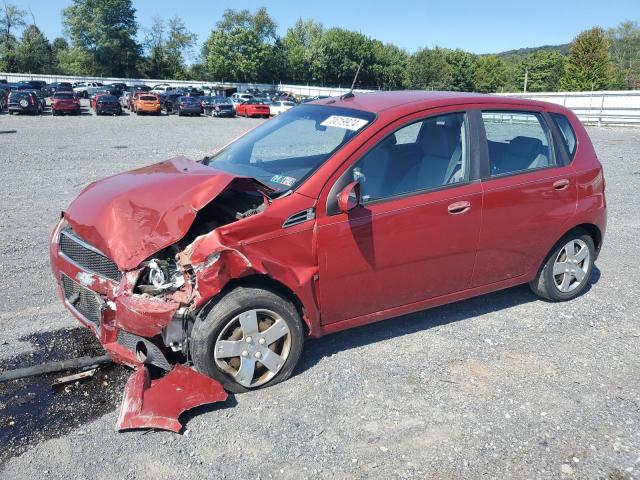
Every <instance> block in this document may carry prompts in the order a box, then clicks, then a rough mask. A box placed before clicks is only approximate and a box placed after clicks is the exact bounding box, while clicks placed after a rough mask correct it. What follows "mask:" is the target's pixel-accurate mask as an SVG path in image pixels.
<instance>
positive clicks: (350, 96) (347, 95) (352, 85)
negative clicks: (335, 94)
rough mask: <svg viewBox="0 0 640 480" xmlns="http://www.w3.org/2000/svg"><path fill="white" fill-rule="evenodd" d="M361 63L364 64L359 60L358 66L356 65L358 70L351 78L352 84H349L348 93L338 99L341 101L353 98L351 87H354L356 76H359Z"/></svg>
mask: <svg viewBox="0 0 640 480" xmlns="http://www.w3.org/2000/svg"><path fill="white" fill-rule="evenodd" d="M362 62H364V59H362V60H360V65H358V70H357V71H356V74H355V76H354V77H353V82H351V88H350V89H349V93H345V94H344V95H342V96H341V97H340V98H341V99H342V100H345V99H347V98H352V97H355V95H354V93H353V87H354V86H355V85H356V80H358V75H359V74H360V69H361V68H362Z"/></svg>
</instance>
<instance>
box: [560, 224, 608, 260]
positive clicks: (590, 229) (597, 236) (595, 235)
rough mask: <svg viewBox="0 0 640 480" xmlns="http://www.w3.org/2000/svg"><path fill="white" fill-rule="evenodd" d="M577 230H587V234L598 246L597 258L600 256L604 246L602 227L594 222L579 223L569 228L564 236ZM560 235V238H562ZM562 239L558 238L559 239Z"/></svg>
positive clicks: (596, 246)
mask: <svg viewBox="0 0 640 480" xmlns="http://www.w3.org/2000/svg"><path fill="white" fill-rule="evenodd" d="M575 230H584V231H585V232H587V234H589V236H590V237H591V239H592V240H593V245H594V246H595V248H596V258H597V257H598V254H599V253H600V248H601V247H602V231H601V230H600V228H599V227H598V226H597V225H595V224H593V223H581V224H579V225H576V226H574V227H572V228H570V229H569V230H567V231H566V232H565V233H564V234H563V235H562V237H564V236H565V235H567V234H569V233H571V232H573V231H575ZM562 237H560V238H562ZM559 240H560V239H558V241H559Z"/></svg>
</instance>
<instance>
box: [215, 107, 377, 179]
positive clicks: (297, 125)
mask: <svg viewBox="0 0 640 480" xmlns="http://www.w3.org/2000/svg"><path fill="white" fill-rule="evenodd" d="M374 119H375V115H374V114H373V113H371V112H364V111H361V110H353V109H350V108H338V107H326V106H324V105H305V106H301V107H296V108H292V109H291V110H287V111H286V112H285V113H283V114H282V115H279V116H277V117H275V118H273V119H272V120H269V121H268V122H265V123H263V124H262V125H260V126H259V127H257V128H255V129H254V130H251V131H250V132H249V133H247V134H246V135H244V136H242V137H241V138H239V139H238V140H237V141H235V142H233V143H232V144H231V145H229V146H227V148H225V149H224V150H222V151H221V152H219V153H218V154H216V155H215V156H213V157H212V158H210V159H209V160H207V161H206V162H205V164H206V165H209V166H211V167H213V168H217V169H220V170H224V171H226V172H231V173H235V174H236V175H242V176H247V177H253V178H255V179H257V180H260V181H261V182H263V183H265V184H266V185H268V186H270V187H271V188H273V189H275V190H276V191H277V192H283V191H286V190H289V189H291V188H294V187H295V186H297V185H298V184H300V183H301V182H302V181H303V180H304V179H305V178H307V177H308V176H309V175H311V174H312V173H313V172H314V171H316V170H317V168H318V167H319V166H320V165H322V164H323V163H324V162H325V161H326V160H327V159H328V158H329V157H330V156H331V155H332V154H333V153H334V152H335V151H337V150H338V149H339V148H340V147H342V146H343V145H344V144H345V143H346V142H348V141H349V140H351V139H352V138H353V137H355V136H356V135H357V134H358V132H360V131H362V129H363V128H364V127H366V126H367V125H368V124H370V123H371V122H372V121H373V120H374Z"/></svg>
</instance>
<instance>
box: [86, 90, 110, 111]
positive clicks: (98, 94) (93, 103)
mask: <svg viewBox="0 0 640 480" xmlns="http://www.w3.org/2000/svg"><path fill="white" fill-rule="evenodd" d="M102 95H111V93H110V92H109V91H108V90H102V89H101V90H97V91H96V92H94V93H92V94H91V96H90V97H89V107H90V108H92V109H93V110H95V109H96V103H97V101H98V98H99V97H101V96H102Z"/></svg>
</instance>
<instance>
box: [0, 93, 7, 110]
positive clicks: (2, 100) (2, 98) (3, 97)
mask: <svg viewBox="0 0 640 480" xmlns="http://www.w3.org/2000/svg"><path fill="white" fill-rule="evenodd" d="M8 98H9V91H8V90H4V89H0V113H2V112H4V111H5V109H6V108H7V103H8Z"/></svg>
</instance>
